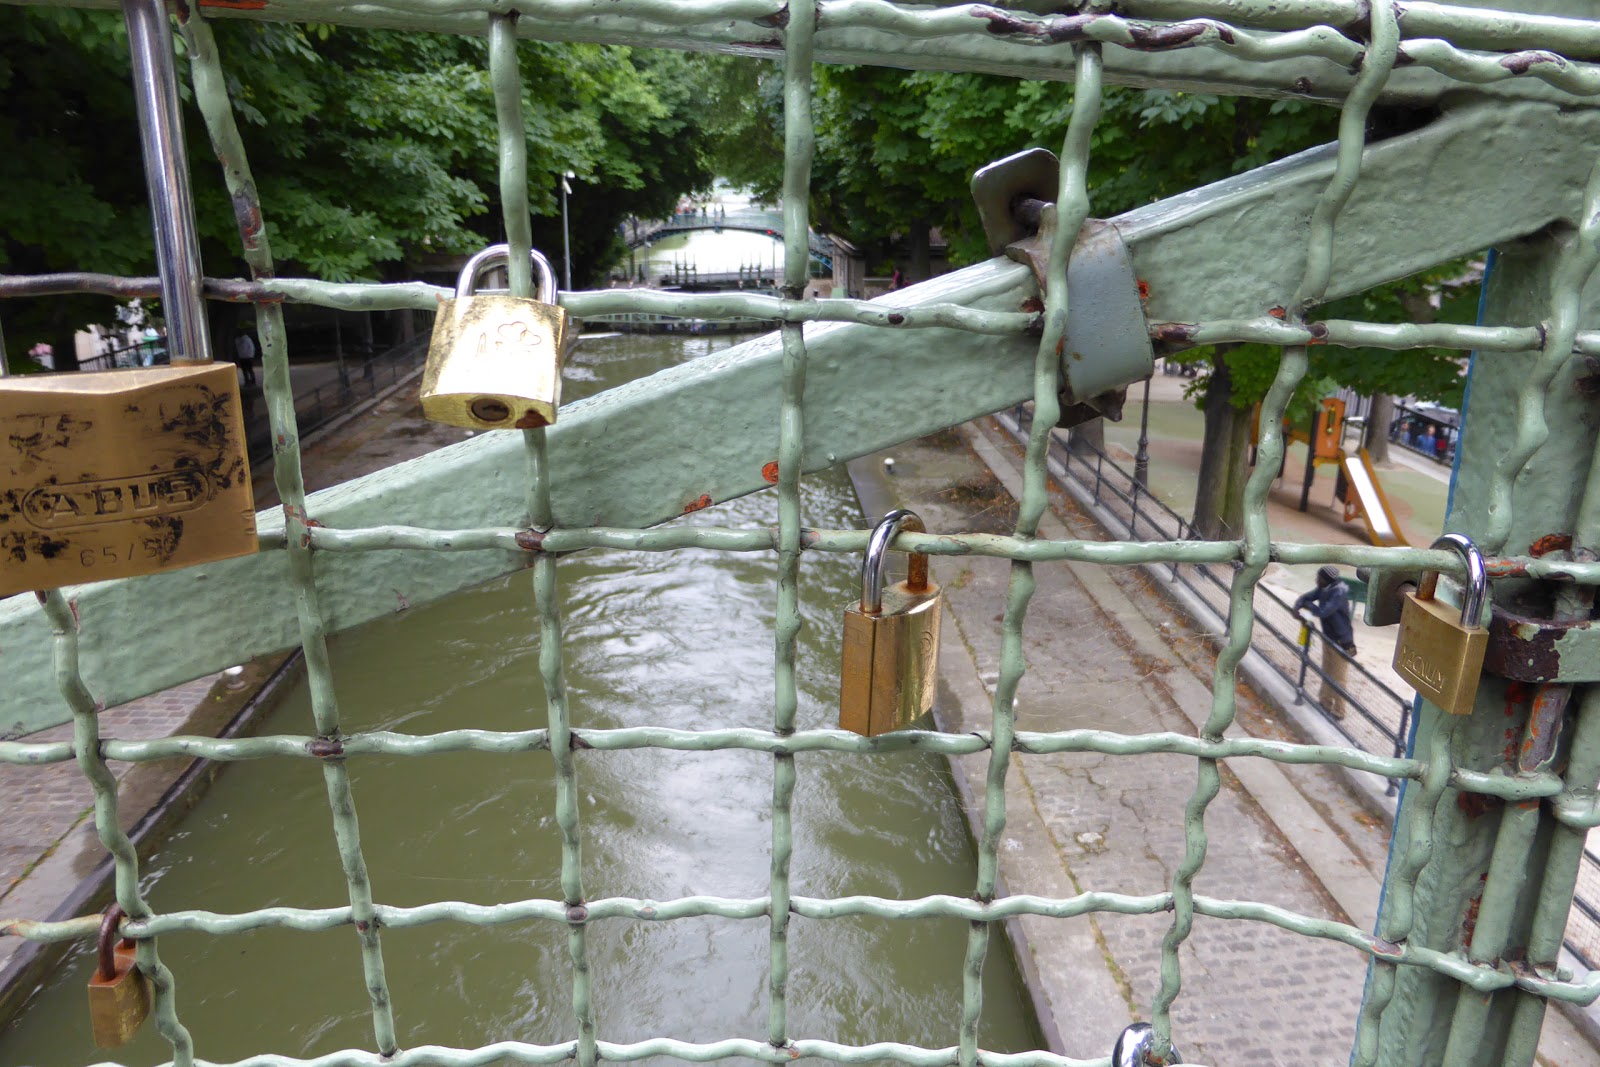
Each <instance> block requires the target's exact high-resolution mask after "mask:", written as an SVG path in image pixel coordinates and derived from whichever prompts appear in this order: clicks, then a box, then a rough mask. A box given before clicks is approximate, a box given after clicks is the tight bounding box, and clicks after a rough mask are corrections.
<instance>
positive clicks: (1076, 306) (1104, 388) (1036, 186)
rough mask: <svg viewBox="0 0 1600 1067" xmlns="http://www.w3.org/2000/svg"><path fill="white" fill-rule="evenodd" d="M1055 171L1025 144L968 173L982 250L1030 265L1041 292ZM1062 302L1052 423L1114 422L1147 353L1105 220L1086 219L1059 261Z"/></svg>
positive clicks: (1119, 244) (1126, 271)
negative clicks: (1062, 263)
mask: <svg viewBox="0 0 1600 1067" xmlns="http://www.w3.org/2000/svg"><path fill="white" fill-rule="evenodd" d="M1060 172H1061V167H1060V164H1059V162H1058V161H1057V160H1056V157H1055V155H1054V154H1052V153H1050V152H1048V151H1046V150H1045V149H1043V148H1032V149H1029V150H1028V151H1026V152H1018V153H1017V154H1016V155H1012V156H1007V157H1006V158H1005V159H1001V160H997V161H996V162H994V163H990V164H989V165H988V166H986V167H982V168H980V169H979V170H978V172H977V173H976V174H974V175H973V176H972V199H973V201H974V202H975V203H976V204H977V206H978V218H979V219H980V220H982V222H983V232H984V235H985V236H986V237H987V238H988V240H989V248H990V250H991V251H992V252H994V253H995V254H996V255H1002V254H1003V255H1005V256H1007V257H1008V258H1010V259H1013V260H1015V261H1017V262H1018V263H1022V264H1025V265H1026V266H1028V267H1031V268H1032V269H1033V274H1034V277H1035V279H1037V281H1038V283H1039V291H1040V292H1041V293H1043V292H1045V291H1046V288H1047V284H1048V283H1047V274H1048V271H1049V266H1050V244H1051V242H1052V240H1053V239H1054V236H1055V226H1056V210H1055V204H1054V203H1053V201H1054V199H1055V196H1056V190H1057V189H1058V188H1059V186H1060ZM1067 307H1068V308H1069V309H1070V314H1069V315H1068V316H1067V326H1066V336H1065V338H1064V339H1063V343H1062V345H1061V381H1062V386H1061V417H1060V419H1058V420H1057V422H1056V425H1057V426H1060V427H1064V428H1065V427H1072V426H1077V425H1078V424H1080V423H1084V422H1088V421H1089V420H1090V419H1098V418H1107V419H1111V420H1112V421H1114V422H1115V421H1117V420H1120V419H1121V418H1122V406H1123V403H1124V401H1125V400H1126V399H1127V386H1128V384H1129V383H1130V382H1136V381H1140V380H1141V379H1144V378H1148V377H1150V374H1151V372H1152V371H1153V370H1154V369H1155V352H1154V350H1153V348H1152V347H1151V344H1150V324H1149V321H1148V320H1147V319H1146V317H1145V312H1144V304H1143V301H1142V300H1141V299H1140V295H1139V279H1138V277H1137V275H1136V274H1135V273H1134V269H1133V257H1132V255H1131V254H1130V253H1129V251H1128V246H1127V243H1126V242H1125V241H1124V240H1123V238H1122V234H1121V233H1119V232H1118V230H1117V228H1116V227H1115V226H1113V225H1111V224H1110V223H1109V222H1104V221H1102V220H1100V219H1089V220H1087V221H1086V222H1085V223H1084V225H1083V229H1082V231H1080V232H1079V234H1078V240H1077V243H1076V244H1075V245H1074V246H1073V249H1072V257H1071V259H1070V261H1069V262H1068V264H1067Z"/></svg>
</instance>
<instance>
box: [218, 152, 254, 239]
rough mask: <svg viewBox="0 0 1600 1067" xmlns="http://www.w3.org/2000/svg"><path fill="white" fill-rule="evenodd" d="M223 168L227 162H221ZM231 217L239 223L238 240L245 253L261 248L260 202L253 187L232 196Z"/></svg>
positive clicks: (243, 189)
mask: <svg viewBox="0 0 1600 1067" xmlns="http://www.w3.org/2000/svg"><path fill="white" fill-rule="evenodd" d="M221 162H222V164H223V166H227V165H228V161H227V160H222V161H221ZM233 217H234V219H235V220H236V221H237V222H238V223H239V239H240V240H241V241H243V242H244V248H245V251H247V252H254V251H256V250H257V249H259V248H260V247H261V228H262V225H263V224H262V221H261V201H260V199H259V198H257V196H256V190H255V186H253V185H246V186H245V187H244V188H242V189H240V190H239V191H238V192H236V193H234V194H233Z"/></svg>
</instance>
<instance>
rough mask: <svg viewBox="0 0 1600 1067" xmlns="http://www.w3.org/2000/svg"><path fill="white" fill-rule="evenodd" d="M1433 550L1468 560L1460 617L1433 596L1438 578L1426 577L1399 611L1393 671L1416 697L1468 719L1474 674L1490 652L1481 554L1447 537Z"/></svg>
mask: <svg viewBox="0 0 1600 1067" xmlns="http://www.w3.org/2000/svg"><path fill="white" fill-rule="evenodd" d="M1432 547H1433V548H1453V549H1455V550H1456V551H1457V552H1459V553H1461V555H1462V557H1463V558H1464V559H1465V560H1466V561H1467V585H1466V591H1465V592H1464V593H1463V594H1462V597H1461V610H1460V612H1459V613H1458V612H1457V611H1456V610H1455V609H1453V608H1451V607H1450V605H1448V604H1445V603H1443V602H1441V601H1440V600H1438V599H1437V598H1435V597H1434V595H1433V594H1434V590H1435V589H1436V588H1437V587H1438V583H1439V575H1438V574H1436V573H1434V572H1431V571H1430V572H1429V573H1428V574H1427V575H1425V576H1424V577H1423V579H1422V586H1421V588H1419V589H1418V590H1417V591H1416V592H1415V593H1409V592H1408V593H1406V594H1405V602H1404V603H1403V604H1402V605H1401V607H1400V636H1399V638H1398V639H1397V640H1396V642H1395V646H1394V669H1395V670H1396V671H1397V672H1398V673H1399V675H1400V677H1402V678H1404V679H1405V680H1406V681H1408V682H1410V683H1411V684H1412V685H1414V686H1416V688H1417V692H1418V693H1420V694H1422V696H1423V697H1425V698H1427V699H1428V700H1430V701H1432V702H1433V703H1435V704H1437V705H1438V706H1439V707H1441V708H1443V709H1444V710H1445V711H1448V712H1449V713H1450V714H1452V715H1468V714H1470V713H1471V712H1472V701H1473V699H1474V698H1475V697H1476V696H1477V695H1478V675H1479V674H1480V673H1482V671H1483V654H1484V652H1485V651H1486V650H1487V649H1488V647H1489V631H1488V630H1485V629H1483V628H1482V627H1481V626H1479V625H1478V620H1479V617H1480V616H1481V615H1482V612H1483V602H1484V600H1485V598H1486V597H1487V596H1488V594H1489V578H1488V573H1487V572H1486V571H1485V570H1484V566H1483V554H1482V553H1480V552H1479V551H1478V548H1477V546H1476V545H1474V544H1473V543H1472V541H1471V540H1470V539H1469V538H1467V537H1464V536H1462V535H1461V534H1445V535H1444V536H1443V537H1441V538H1439V539H1438V540H1437V541H1435V542H1434V543H1433V545H1432Z"/></svg>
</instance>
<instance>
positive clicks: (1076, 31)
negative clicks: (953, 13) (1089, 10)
mask: <svg viewBox="0 0 1600 1067" xmlns="http://www.w3.org/2000/svg"><path fill="white" fill-rule="evenodd" d="M971 14H972V17H973V18H980V19H983V20H984V21H985V22H987V23H988V24H989V25H988V30H989V32H990V33H992V34H994V35H995V36H997V37H1000V36H1007V35H1012V34H1015V35H1018V36H1022V37H1032V38H1035V39H1037V40H1043V41H1051V42H1053V43H1056V44H1060V43H1062V42H1066V41H1081V40H1083V37H1084V33H1085V31H1086V30H1087V29H1088V27H1089V25H1090V23H1092V22H1094V21H1095V16H1093V15H1072V16H1069V17H1067V18H1061V19H1051V20H1050V21H1048V22H1043V23H1041V22H1036V21H1030V20H1028V19H1023V18H1018V17H1017V16H1016V15H1013V14H1011V13H1010V12H1008V11H1001V10H1000V9H998V8H993V7H976V8H973V9H972V12H971Z"/></svg>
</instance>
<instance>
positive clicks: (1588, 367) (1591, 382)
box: [1572, 356, 1600, 400]
mask: <svg viewBox="0 0 1600 1067" xmlns="http://www.w3.org/2000/svg"><path fill="white" fill-rule="evenodd" d="M1583 367H1584V370H1583V373H1582V374H1579V375H1578V376H1577V377H1576V378H1574V379H1572V388H1573V389H1575V390H1577V393H1578V395H1579V396H1581V397H1584V398H1585V399H1587V400H1600V358H1597V357H1595V356H1584V357H1583Z"/></svg>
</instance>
